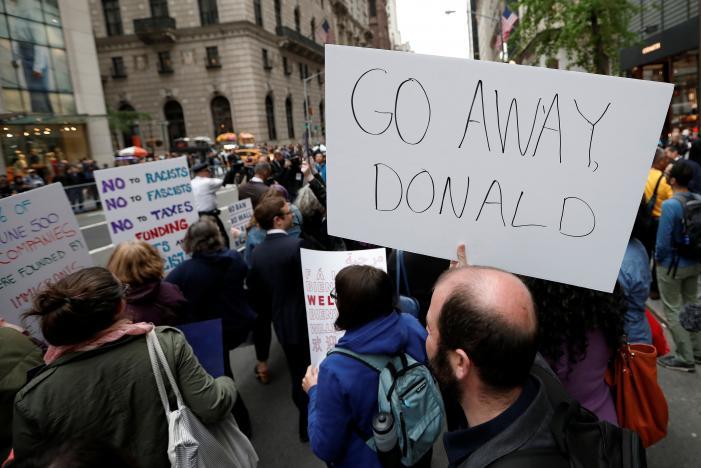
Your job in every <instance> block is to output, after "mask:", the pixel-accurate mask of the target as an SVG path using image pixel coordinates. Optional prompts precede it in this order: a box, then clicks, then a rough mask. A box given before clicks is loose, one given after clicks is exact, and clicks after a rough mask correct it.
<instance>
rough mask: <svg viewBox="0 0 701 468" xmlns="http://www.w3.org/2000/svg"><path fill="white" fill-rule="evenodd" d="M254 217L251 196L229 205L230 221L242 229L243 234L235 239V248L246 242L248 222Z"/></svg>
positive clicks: (232, 225)
mask: <svg viewBox="0 0 701 468" xmlns="http://www.w3.org/2000/svg"><path fill="white" fill-rule="evenodd" d="M252 217H253V205H252V204H251V199H250V198H244V199H243V200H239V201H237V202H234V203H232V204H231V205H229V221H230V222H231V227H234V228H236V229H238V230H239V231H241V235H240V236H239V237H238V239H236V240H235V241H234V245H232V247H233V248H238V247H241V246H242V245H245V244H246V235H247V228H248V224H249V223H250V222H251V218H252Z"/></svg>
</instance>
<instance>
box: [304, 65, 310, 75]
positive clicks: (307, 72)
mask: <svg viewBox="0 0 701 468" xmlns="http://www.w3.org/2000/svg"><path fill="white" fill-rule="evenodd" d="M304 78H309V67H308V66H307V64H306V63H305V64H304Z"/></svg>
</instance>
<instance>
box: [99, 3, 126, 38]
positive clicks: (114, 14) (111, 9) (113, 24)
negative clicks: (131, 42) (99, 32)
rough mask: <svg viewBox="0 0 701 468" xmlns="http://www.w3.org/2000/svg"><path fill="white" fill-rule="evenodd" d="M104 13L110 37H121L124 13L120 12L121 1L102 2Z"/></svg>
mask: <svg viewBox="0 0 701 468" xmlns="http://www.w3.org/2000/svg"><path fill="white" fill-rule="evenodd" d="M102 12H103V14H104V15H105V25H106V26H107V35H108V36H121V35H122V34H124V29H122V13H121V12H120V11H119V0H102Z"/></svg>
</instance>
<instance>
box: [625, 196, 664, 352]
mask: <svg viewBox="0 0 701 468" xmlns="http://www.w3.org/2000/svg"><path fill="white" fill-rule="evenodd" d="M646 211H647V207H646V204H645V199H643V200H642V201H641V203H640V207H639V208H638V213H637V215H636V217H635V223H634V224H633V230H632V231H631V233H630V239H629V240H628V245H627V246H626V251H625V254H624V255H623V262H622V263H621V269H620V271H619V272H618V284H619V285H620V286H621V289H622V291H623V294H624V296H625V299H626V304H627V307H628V308H627V310H626V313H625V322H624V325H623V329H624V331H625V335H626V338H627V339H628V342H629V343H646V344H652V332H651V330H650V324H649V323H648V321H647V317H646V315H645V308H646V305H645V303H646V301H647V298H648V296H650V287H651V282H652V276H651V275H650V257H648V256H647V253H646V252H645V246H643V244H642V242H640V240H639V239H641V238H644V236H645V235H646V232H645V231H646V230H647V229H649V227H648V226H646V220H645V218H646V216H647V213H646ZM660 351H663V350H660Z"/></svg>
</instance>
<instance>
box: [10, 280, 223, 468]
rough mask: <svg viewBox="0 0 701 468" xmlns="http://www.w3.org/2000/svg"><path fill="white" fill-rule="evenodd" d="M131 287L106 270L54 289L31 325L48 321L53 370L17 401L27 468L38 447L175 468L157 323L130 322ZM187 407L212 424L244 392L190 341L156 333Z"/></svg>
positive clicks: (39, 302)
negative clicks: (101, 451) (153, 350)
mask: <svg viewBox="0 0 701 468" xmlns="http://www.w3.org/2000/svg"><path fill="white" fill-rule="evenodd" d="M124 306H125V298H124V286H123V285H122V284H121V283H120V282H119V281H118V280H117V279H116V278H115V277H114V276H113V275H112V273H110V272H109V271H108V270H106V269H105V268H98V267H94V268H86V269H83V270H79V271H77V272H75V273H72V274H70V275H68V276H66V277H65V278H63V279H61V280H59V281H58V282H56V283H54V284H50V285H49V286H47V287H46V288H45V289H44V290H43V291H41V292H40V293H39V294H38V295H37V296H36V298H35V299H34V303H33V308H32V310H31V311H30V312H28V313H27V314H25V317H38V319H39V322H40V327H41V331H42V333H43V335H44V338H45V339H46V341H47V342H48V343H49V344H50V346H49V349H48V351H47V352H46V355H45V356H44V362H45V363H46V366H45V367H44V368H43V369H41V371H40V372H39V373H38V374H37V375H36V376H34V378H33V379H32V380H31V381H30V382H29V383H28V384H27V385H25V386H24V387H23V388H22V390H20V392H19V393H18V394H17V397H16V399H15V410H14V420H13V430H12V432H13V441H12V446H13V448H14V451H15V456H16V459H17V460H18V462H21V461H22V460H23V459H25V458H28V457H31V456H32V455H33V454H34V453H35V450H36V449H37V447H40V446H44V445H46V446H51V445H58V444H60V443H62V442H63V441H66V440H69V439H96V440H100V441H103V442H105V443H108V444H111V445H113V446H115V447H119V448H120V449H122V450H125V451H126V452H127V453H129V454H131V455H132V456H133V457H134V458H135V459H137V460H138V461H139V463H140V464H141V465H142V466H149V467H151V466H153V467H159V466H162V467H167V466H170V463H169V461H168V454H167V451H168V423H167V420H166V417H165V415H164V414H163V406H162V404H161V401H160V397H159V394H158V389H157V386H156V381H155V379H154V377H153V369H152V368H151V361H150V359H149V355H148V348H147V345H146V336H145V335H146V334H147V333H148V332H150V331H151V330H152V329H153V325H151V324H147V323H133V322H131V321H130V320H126V319H121V317H122V312H123V311H124ZM156 335H157V337H158V339H159V341H160V343H161V346H162V348H163V351H164V353H165V356H166V359H167V360H168V364H169V366H170V367H171V369H172V371H173V374H174V375H175V378H176V379H177V383H178V388H179V389H180V392H181V393H182V395H183V399H184V401H185V404H186V405H187V406H188V407H189V408H190V410H191V411H192V412H193V413H194V414H195V415H196V416H197V417H198V418H199V419H200V420H201V421H202V422H203V423H205V424H211V423H215V422H218V421H221V420H222V419H224V417H226V415H227V413H229V412H230V411H231V408H232V406H233V405H234V400H235V399H236V387H235V386H234V382H233V381H232V380H231V379H229V378H228V377H219V378H217V379H214V378H213V377H212V376H210V375H209V374H207V372H206V371H205V370H204V369H203V368H202V366H200V364H199V362H198V361H197V358H196V357H195V356H194V354H193V352H192V349H191V348H190V345H188V344H187V341H186V340H185V337H184V336H183V335H182V334H181V333H180V332H179V331H178V330H176V329H173V328H168V327H165V328H161V327H159V328H156Z"/></svg>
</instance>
